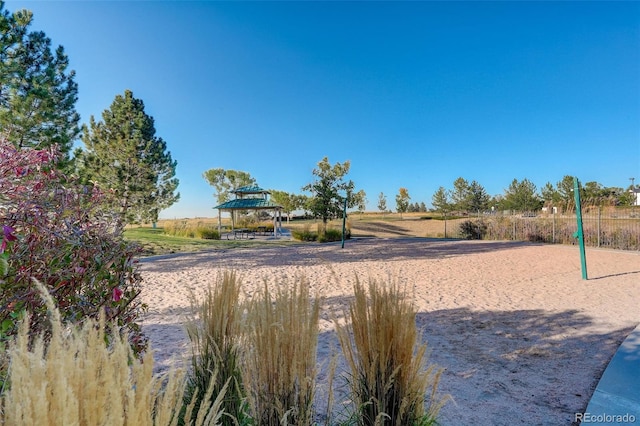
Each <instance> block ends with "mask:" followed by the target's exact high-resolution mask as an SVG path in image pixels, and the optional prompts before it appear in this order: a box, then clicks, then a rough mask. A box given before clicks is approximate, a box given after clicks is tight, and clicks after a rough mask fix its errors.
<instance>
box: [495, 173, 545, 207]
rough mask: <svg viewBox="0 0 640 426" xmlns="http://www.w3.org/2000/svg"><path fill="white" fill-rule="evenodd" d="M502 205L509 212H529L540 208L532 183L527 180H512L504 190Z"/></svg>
mask: <svg viewBox="0 0 640 426" xmlns="http://www.w3.org/2000/svg"><path fill="white" fill-rule="evenodd" d="M503 205H504V207H505V208H506V209H509V210H517V211H525V212H527V211H529V212H530V211H535V210H538V209H539V208H541V207H542V200H541V199H540V197H539V196H538V194H537V192H536V186H535V184H534V183H533V182H531V181H530V180H528V179H523V180H522V181H521V182H518V179H514V180H513V181H512V182H511V184H510V185H509V188H508V189H506V190H505V194H504V200H503Z"/></svg>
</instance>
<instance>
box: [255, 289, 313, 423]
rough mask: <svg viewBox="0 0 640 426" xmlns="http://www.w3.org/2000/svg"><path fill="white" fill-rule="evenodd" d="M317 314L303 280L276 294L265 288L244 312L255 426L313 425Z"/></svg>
mask: <svg viewBox="0 0 640 426" xmlns="http://www.w3.org/2000/svg"><path fill="white" fill-rule="evenodd" d="M319 311H320V301H319V299H318V298H317V297H316V298H315V300H314V301H312V300H311V297H310V295H309V286H308V283H307V282H306V281H305V280H303V279H299V280H297V281H296V282H295V283H294V284H293V285H290V286H282V287H278V289H277V290H276V292H275V294H273V293H272V292H271V291H270V290H269V288H268V285H267V283H266V282H265V285H264V289H263V291H262V294H260V295H258V297H257V298H256V299H254V300H253V301H252V302H251V303H250V305H249V306H248V310H247V312H248V314H247V331H246V344H247V347H246V349H245V351H246V353H245V357H244V363H243V364H244V384H245V389H246V391H247V397H248V402H249V406H250V409H251V414H252V417H253V419H254V421H255V424H256V425H260V426H282V425H284V426H286V425H296V426H305V425H311V424H312V423H313V420H312V419H313V398H314V393H315V386H316V374H317V369H316V358H317V346H318V320H319Z"/></svg>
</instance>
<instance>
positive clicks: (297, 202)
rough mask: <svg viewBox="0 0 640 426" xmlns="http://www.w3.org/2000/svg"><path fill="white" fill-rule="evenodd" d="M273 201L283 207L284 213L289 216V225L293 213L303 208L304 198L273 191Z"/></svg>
mask: <svg viewBox="0 0 640 426" xmlns="http://www.w3.org/2000/svg"><path fill="white" fill-rule="evenodd" d="M270 192H271V200H272V201H273V202H274V203H277V204H279V205H281V206H282V211H283V212H284V213H285V214H286V215H287V223H288V222H289V220H290V219H291V213H292V212H293V211H295V210H298V209H301V208H303V202H304V200H303V198H302V197H301V196H300V195H296V194H291V193H289V192H285V191H277V190H273V189H272V190H271V191H270Z"/></svg>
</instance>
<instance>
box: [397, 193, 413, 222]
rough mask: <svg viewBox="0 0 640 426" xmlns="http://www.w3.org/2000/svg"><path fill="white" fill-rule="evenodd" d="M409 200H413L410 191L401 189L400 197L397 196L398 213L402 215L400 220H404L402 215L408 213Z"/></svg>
mask: <svg viewBox="0 0 640 426" xmlns="http://www.w3.org/2000/svg"><path fill="white" fill-rule="evenodd" d="M409 200H411V197H410V196H409V190H408V189H407V188H400V189H399V190H398V195H396V208H397V210H398V213H400V218H402V213H406V211H407V209H408V208H409Z"/></svg>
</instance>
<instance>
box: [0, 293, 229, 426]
mask: <svg viewBox="0 0 640 426" xmlns="http://www.w3.org/2000/svg"><path fill="white" fill-rule="evenodd" d="M35 285H36V287H37V288H38V290H39V292H40V293H41V295H42V297H43V298H44V299H45V302H46V304H47V307H48V310H49V314H50V321H51V335H50V336H49V339H48V340H45V339H44V337H43V335H39V336H37V337H35V338H33V339H32V338H31V337H30V336H29V323H28V319H26V320H24V321H23V322H22V323H21V325H20V330H19V333H18V335H17V336H16V338H15V340H14V341H13V342H11V344H10V347H9V357H10V369H9V376H8V382H9V385H8V387H7V389H5V391H4V393H3V394H2V395H0V425H6V426H13V425H53V426H55V425H61V426H62V425H79V426H92V425H99V424H100V425H109V426H119V425H123V426H124V425H136V426H147V425H148V426H152V425H163V426H164V425H169V426H175V425H177V422H178V415H177V414H178V412H179V411H180V408H181V406H182V399H183V390H184V373H183V372H182V371H181V370H174V369H171V370H169V373H168V375H167V376H155V377H154V376H153V357H152V354H151V352H147V353H146V354H145V355H144V358H143V359H142V360H140V359H139V358H137V357H136V356H135V354H134V353H133V350H132V348H131V346H130V345H129V343H128V339H127V336H123V335H121V334H119V333H118V332H116V331H115V329H113V332H112V333H111V334H108V333H106V330H107V327H109V326H110V325H108V324H105V320H104V315H102V316H101V317H100V319H99V320H98V321H95V320H91V319H89V320H87V321H85V322H84V324H82V325H81V326H79V327H77V326H74V325H70V326H68V327H67V326H65V325H63V323H62V322H61V320H60V314H59V312H58V310H57V308H56V307H55V305H54V302H53V299H52V298H51V296H50V295H49V293H48V292H47V290H46V288H45V287H44V286H43V285H42V284H40V283H38V282H35ZM111 327H114V328H115V325H111ZM224 390H225V389H224V388H223V389H222V391H221V392H220V393H219V394H218V400H219V399H221V398H222V396H223V395H224ZM208 391H209V392H213V389H208ZM206 408H207V409H202V410H200V411H194V410H191V411H189V414H190V415H189V416H187V418H186V421H185V424H189V425H197V426H200V425H213V424H216V423H217V422H218V421H219V418H220V416H221V415H222V414H221V409H220V404H219V403H218V404H217V405H216V404H213V405H212V406H211V408H210V409H209V407H206ZM192 413H193V414H195V418H193V417H192V416H191V414H192Z"/></svg>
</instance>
